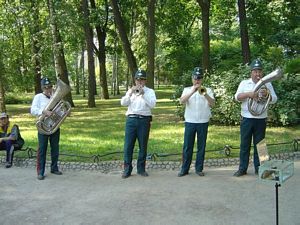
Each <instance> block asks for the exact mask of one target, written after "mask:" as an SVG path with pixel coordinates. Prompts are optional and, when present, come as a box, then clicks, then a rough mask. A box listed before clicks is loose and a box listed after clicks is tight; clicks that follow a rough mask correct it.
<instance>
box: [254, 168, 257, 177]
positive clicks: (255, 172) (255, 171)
mask: <svg viewBox="0 0 300 225" xmlns="http://www.w3.org/2000/svg"><path fill="white" fill-rule="evenodd" d="M254 173H255V175H257V174H258V168H257V167H256V168H255V172H254Z"/></svg>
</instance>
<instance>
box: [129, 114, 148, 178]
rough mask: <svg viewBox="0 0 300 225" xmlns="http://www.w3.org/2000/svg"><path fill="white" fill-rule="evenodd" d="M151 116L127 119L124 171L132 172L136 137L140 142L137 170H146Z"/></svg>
mask: <svg viewBox="0 0 300 225" xmlns="http://www.w3.org/2000/svg"><path fill="white" fill-rule="evenodd" d="M150 124H151V117H144V118H130V117H127V119H126V126H125V143H124V173H125V174H129V175H130V174H131V172H132V158H133V149H134V145H135V142H136V139H137V140H138V143H139V153H138V159H137V172H138V173H142V172H144V171H145V166H146V156H147V145H148V139H149V132H150Z"/></svg>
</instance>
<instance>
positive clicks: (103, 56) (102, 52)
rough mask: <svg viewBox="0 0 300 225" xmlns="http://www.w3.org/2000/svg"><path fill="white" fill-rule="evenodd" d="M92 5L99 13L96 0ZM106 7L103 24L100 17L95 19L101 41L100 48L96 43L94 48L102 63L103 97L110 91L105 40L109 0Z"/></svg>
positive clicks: (101, 83)
mask: <svg viewBox="0 0 300 225" xmlns="http://www.w3.org/2000/svg"><path fill="white" fill-rule="evenodd" d="M90 2H91V7H92V9H93V10H94V11H95V13H96V14H97V15H99V13H98V12H97V7H96V3H95V0H90ZM104 8H105V13H104V14H105V16H104V19H103V20H104V22H103V25H102V26H101V25H100V22H101V21H100V19H99V18H98V19H96V21H95V24H96V25H95V28H96V33H97V38H98V43H99V49H98V48H97V47H96V46H95V45H94V49H95V52H96V55H97V57H98V60H99V65H100V87H101V89H102V91H101V97H102V98H103V99H109V93H108V87H107V76H106V49H105V40H106V30H107V23H108V3H107V0H104Z"/></svg>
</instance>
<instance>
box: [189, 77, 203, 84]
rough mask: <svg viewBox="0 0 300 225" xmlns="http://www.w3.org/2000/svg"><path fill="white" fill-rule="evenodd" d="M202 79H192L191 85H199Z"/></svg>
mask: <svg viewBox="0 0 300 225" xmlns="http://www.w3.org/2000/svg"><path fill="white" fill-rule="evenodd" d="M202 81H203V79H202V78H201V79H194V78H193V79H192V82H193V85H201V84H202Z"/></svg>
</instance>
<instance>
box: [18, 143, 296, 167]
mask: <svg viewBox="0 0 300 225" xmlns="http://www.w3.org/2000/svg"><path fill="white" fill-rule="evenodd" d="M299 141H300V139H299V138H296V139H294V140H292V141H290V142H281V143H271V144H267V146H276V145H288V144H289V145H291V146H293V147H292V148H293V151H294V152H297V151H299ZM251 147H253V146H251ZM237 149H239V147H234V146H231V145H225V146H224V147H222V148H217V149H214V150H206V151H205V152H206V153H208V152H217V153H219V154H224V155H225V156H227V157H229V156H230V155H231V153H232V150H237ZM17 151H24V152H27V156H28V158H29V159H32V158H35V157H36V153H37V150H34V149H33V148H31V147H26V148H23V149H20V150H17ZM137 152H138V151H134V154H136V153H137ZM195 153H196V152H193V154H195ZM116 154H123V151H115V152H109V153H105V154H98V155H90V156H89V155H76V154H67V153H60V155H62V156H68V157H77V158H85V159H92V161H93V162H94V163H99V162H100V161H104V160H103V158H105V157H106V156H109V155H116ZM180 155H182V153H181V152H180V153H157V152H154V153H148V154H147V157H146V160H150V161H156V160H158V159H159V158H165V157H171V156H180Z"/></svg>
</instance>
